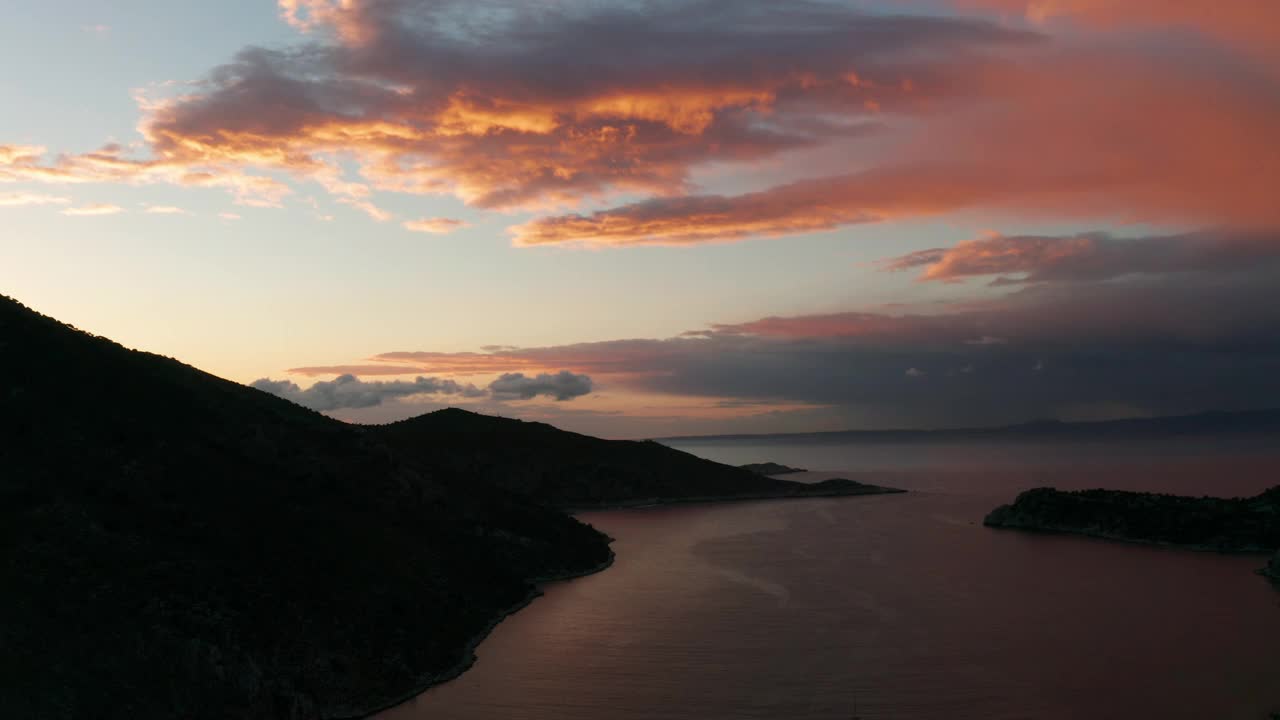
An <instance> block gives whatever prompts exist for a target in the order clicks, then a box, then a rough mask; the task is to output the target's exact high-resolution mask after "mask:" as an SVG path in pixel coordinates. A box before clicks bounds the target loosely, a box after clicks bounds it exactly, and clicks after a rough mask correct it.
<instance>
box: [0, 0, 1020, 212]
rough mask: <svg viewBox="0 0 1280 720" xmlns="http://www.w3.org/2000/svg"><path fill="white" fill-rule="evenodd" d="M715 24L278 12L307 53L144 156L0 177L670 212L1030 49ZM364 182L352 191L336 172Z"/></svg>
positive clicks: (788, 15)
mask: <svg viewBox="0 0 1280 720" xmlns="http://www.w3.org/2000/svg"><path fill="white" fill-rule="evenodd" d="M725 7H726V6H724V5H723V4H721V3H718V2H712V0H694V1H693V2H689V3H682V4H678V5H676V4H672V5H654V6H652V7H649V8H647V9H646V10H645V12H643V13H630V12H622V11H620V10H619V9H617V8H614V9H609V8H605V7H594V6H589V5H585V4H584V5H581V6H579V5H576V4H565V5H564V6H563V7H558V8H556V9H554V10H552V9H548V8H545V7H541V6H539V7H538V8H527V7H524V6H523V5H521V4H518V3H503V4H501V5H500V6H497V7H494V8H488V9H486V10H485V11H484V12H483V13H471V14H469V11H468V10H467V9H466V8H464V7H463V6H462V5H460V4H457V3H449V2H445V3H404V2H373V1H371V0H280V3H279V8H280V12H281V15H282V17H283V18H284V19H285V20H286V21H287V22H289V23H290V24H292V25H293V26H295V27H297V28H298V29H300V30H302V31H304V32H308V33H313V34H314V35H315V40H316V42H315V44H313V45H310V46H307V47H304V48H299V49H295V50H290V51H273V50H265V49H260V48H249V49H246V50H245V51H243V52H241V53H240V54H239V55H238V56H237V57H236V58H235V60H234V61H233V62H231V63H230V64H228V65H225V66H223V67H221V68H218V69H216V70H215V71H214V72H213V73H211V74H210V76H209V77H208V78H207V79H206V80H205V81H203V82H202V83H200V84H198V85H195V86H193V88H192V90H191V91H190V92H188V93H186V94H182V95H178V96H176V97H172V98H168V99H163V100H154V99H151V98H147V97H140V98H139V102H140V105H141V107H142V109H143V111H144V113H145V115H144V118H143V120H142V122H141V123H140V126H139V129H140V131H141V133H142V136H143V139H144V140H145V145H146V148H147V149H148V150H149V151H150V155H149V157H145V158H133V157H126V156H125V155H124V154H123V153H122V150H121V149H120V148H118V147H109V148H104V149H103V150H101V151H98V152H96V153H86V154H82V155H63V156H59V157H57V158H56V159H55V160H53V161H51V162H43V161H42V158H43V157H44V151H43V149H39V148H15V149H12V151H11V152H9V153H8V154H0V180H23V181H30V182H49V183H59V182H62V183H70V182H127V183H148V182H170V183H176V184H182V185H189V186H201V187H224V188H226V189H228V190H230V191H231V192H233V193H234V194H235V195H236V198H237V201H239V202H242V203H244V204H251V205H261V206H278V205H280V204H281V202H282V199H283V198H284V197H285V196H287V195H288V194H289V193H290V192H291V190H290V188H289V187H288V186H287V185H286V184H284V182H282V181H281V180H280V179H278V177H287V178H289V179H292V180H311V181H315V182H317V183H319V184H320V185H321V186H322V187H324V188H325V189H326V190H327V191H328V192H330V193H331V194H333V195H334V196H335V197H338V198H339V199H340V200H342V201H344V202H347V203H348V204H351V205H353V206H355V207H358V208H361V209H363V210H364V211H365V212H367V213H369V214H370V215H371V217H374V218H375V219H386V216H385V214H383V213H381V212H375V210H374V209H375V208H376V205H374V204H373V202H374V199H373V197H372V193H373V192H374V191H384V192H405V193H424V194H431V193H450V194H453V195H456V196H457V197H459V198H461V199H463V200H464V201H466V202H468V203H470V204H472V205H475V206H477V207H482V208H542V207H548V206H563V205H574V204H577V203H580V202H582V201H583V199H585V198H592V197H607V196H610V195H615V194H618V193H643V194H647V195H657V196H673V195H678V194H682V193H686V192H689V191H690V190H691V188H692V184H691V180H690V177H691V172H692V170H693V169H694V168H696V167H697V166H699V165H702V164H706V163H720V162H741V161H751V160H759V159H762V158H769V157H773V156H776V155H779V154H781V153H784V152H786V151H789V150H794V149H797V148H806V147H818V146H821V145H823V144H825V143H829V142H841V141H843V140H846V139H848V138H849V137H850V136H851V135H854V134H857V133H859V132H865V131H866V130H867V128H868V127H869V125H868V123H866V122H864V119H865V118H868V117H870V116H872V115H874V114H877V113H875V112H873V111H870V110H868V109H867V108H874V109H875V110H877V111H881V112H883V113H892V112H895V111H903V110H906V109H907V108H908V107H909V106H912V105H913V104H914V103H916V102H917V100H918V98H917V96H926V95H928V94H929V93H930V92H943V91H944V88H942V87H941V84H942V83H943V78H942V75H944V74H945V73H942V72H941V71H940V70H939V68H943V67H945V65H946V62H947V60H948V58H949V56H950V55H952V54H955V53H961V54H964V53H981V52H986V51H995V50H999V49H1003V48H1008V47H1017V46H1023V45H1026V44H1028V43H1029V42H1032V41H1033V38H1032V36H1030V35H1029V34H1027V33H1025V32H1020V31H1012V30H1008V29H1004V28H1000V27H998V26H996V25H991V24H977V23H972V22H965V21H950V20H945V19H938V18H915V17H907V16H902V17H887V16H876V15H869V14H862V13H858V12H854V11H852V10H849V9H847V8H841V7H838V6H835V5H830V6H828V5H823V4H818V3H813V4H805V5H803V6H794V5H785V6H784V5H782V4H778V3H773V2H765V1H764V0H742V2H741V3H738V4H735V5H734V7H733V8H732V10H731V11H728V12H729V17H724V13H725V12H726V10H725ZM464 16H465V17H466V20H467V22H464V23H461V24H459V23H456V22H454V21H455V20H457V19H458V18H460V17H464ZM620 58H626V60H625V61H622V60H621V59H620ZM762 58H785V61H781V62H775V61H772V60H771V61H768V62H764V61H762ZM851 78H852V79H853V80H851ZM0 153H3V151H0ZM353 166H354V167H355V168H357V170H358V172H359V174H360V175H361V179H360V180H359V181H356V180H352V179H348V178H346V177H345V176H344V169H345V168H349V167H353ZM262 171H265V172H268V173H272V174H271V175H264V174H255V173H260V172H262Z"/></svg>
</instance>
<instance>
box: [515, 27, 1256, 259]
mask: <svg viewBox="0 0 1280 720" xmlns="http://www.w3.org/2000/svg"><path fill="white" fill-rule="evenodd" d="M978 69H980V70H981V71H982V72H981V73H978V74H975V75H974V76H973V77H972V78H971V79H970V80H969V82H970V86H971V88H972V91H973V94H974V99H973V102H972V103H971V105H972V107H971V108H970V107H961V108H959V109H957V110H955V111H953V112H949V113H945V114H940V115H938V116H936V117H931V118H929V119H928V120H929V121H927V122H925V123H924V125H923V126H922V128H921V129H920V131H919V132H918V133H914V134H911V135H909V136H908V137H907V139H906V140H904V141H902V142H901V143H899V144H898V145H897V146H896V147H894V148H893V152H891V153H889V154H888V156H889V157H891V158H893V160H892V161H891V162H890V163H889V164H886V165H885V166H883V167H879V168H874V169H871V170H867V171H864V172H860V173H854V174H849V175H840V176H832V177H826V178H821V179H815V180H804V181H800V182H796V183H791V184H787V185H781V186H778V187H774V188H771V189H768V190H764V191H758V192H753V193H747V194H744V195H738V196H719V195H701V196H689V197H672V198H656V199H652V200H647V201H642V202H638V203H633V204H630V205H625V206H622V207H618V208H613V209H609V210H604V211H598V212H595V213H592V214H588V215H582V214H572V215H562V216H557V217H546V218H540V219H537V220H534V221H532V222H529V223H526V224H524V225H521V226H517V227H515V228H513V230H512V231H513V233H514V243H515V244H516V245H517V246H532V245H543V244H556V243H580V244H593V245H633V244H641V243H645V244H685V243H697V242H715V241H725V240H734V239H739V238H745V237H755V236H776V235H783V234H793V233H801V232H813V231H821V230H830V229H834V228H838V227H841V226H846V225H851V224H855V223H866V222H878V221H883V220H891V219H895V218H901V217H914V216H927V215H934V214H939V213H946V212H951V211H956V210H961V209H966V208H984V209H990V210H997V211H1004V212H1009V213H1014V214H1020V215H1025V216H1029V217H1043V218H1052V219H1061V218H1082V219H1092V220H1099V221H1119V222H1129V221H1133V220H1140V221H1146V222H1158V223H1170V224H1177V223H1192V224H1211V225H1219V226H1227V227H1238V228H1258V227H1276V226H1280V203H1276V202H1275V201H1274V190H1273V189H1274V188H1275V187H1280V145H1277V143H1275V142H1274V135H1275V128H1277V127H1280V100H1278V99H1277V98H1280V88H1277V87H1275V85H1274V83H1272V82H1271V81H1270V80H1269V79H1267V78H1264V77H1262V76H1259V75H1257V74H1256V73H1251V71H1250V70H1249V68H1248V67H1247V66H1240V65H1234V64H1232V63H1230V62H1227V61H1223V60H1221V59H1220V58H1219V59H1218V61H1217V62H1209V61H1207V60H1206V59H1205V58H1196V59H1194V60H1189V61H1187V62H1183V63H1179V62H1177V61H1171V60H1170V59H1169V58H1166V57H1152V56H1148V55H1145V54H1143V53H1142V52H1139V51H1127V50H1110V51H1107V52H1103V51H1101V50H1099V51H1098V52H1096V53H1095V54H1093V55H1091V56H1082V55H1081V54H1079V53H1076V52H1073V51H1056V52H1052V53H1049V52H1046V53H1041V54H1040V55H1039V56H1038V57H1036V58H1035V62H1031V61H1030V60H1028V61H1027V62H1025V63H1023V64H1021V65H1019V66H1016V67H1015V66H1012V65H1009V64H983V65H981V66H980V67H979V68H978ZM980 98H981V99H985V100H984V101H982V102H979V101H978V100H979V99H980Z"/></svg>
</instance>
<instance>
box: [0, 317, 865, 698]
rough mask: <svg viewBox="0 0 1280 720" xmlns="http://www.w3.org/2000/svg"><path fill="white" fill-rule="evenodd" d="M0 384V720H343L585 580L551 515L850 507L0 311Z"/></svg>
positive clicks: (584, 545)
mask: <svg viewBox="0 0 1280 720" xmlns="http://www.w3.org/2000/svg"><path fill="white" fill-rule="evenodd" d="M0 378H2V380H0V468H2V469H3V471H2V472H0V538H2V540H0V588H3V591H2V592H3V598H4V599H3V602H0V648H3V652H0V717H3V718H41V720H60V719H63V718H85V717H93V718H104V719H115V718H120V719H122V720H123V719H126V718H127V719H129V720H147V719H150V718H166V719H167V718H178V717H181V718H184V719H188V720H202V719H204V718H219V719H221V718H273V719H274V718H284V719H302V718H306V719H311V718H339V717H354V716H360V715H364V714H366V713H368V712H371V711H373V710H376V709H381V708H383V707H386V706H388V705H390V704H392V703H394V702H397V701H399V700H402V699H405V698H407V697H409V696H412V695H413V694H416V693H417V692H419V691H421V690H423V689H425V688H426V687H429V686H430V685H432V684H434V683H436V682H439V681H442V680H444V679H447V678H448V677H451V676H452V675H454V674H456V673H457V672H459V671H460V670H461V669H464V668H465V667H466V665H467V664H468V662H469V661H470V659H471V657H472V655H471V650H472V649H473V647H474V644H475V643H476V642H477V641H478V639H479V638H481V637H483V635H484V634H485V633H487V632H488V631H489V629H491V628H492V626H493V624H494V623H495V622H497V621H498V620H500V619H501V618H502V617H504V616H505V615H506V614H507V613H509V612H512V611H513V610H514V609H517V608H518V607H520V606H521V605H522V604H523V603H526V602H528V600H529V599H530V598H531V597H532V596H533V594H535V593H536V584H537V583H539V582H541V581H545V580H550V579H557V578H566V577H572V576H576V575H581V574H584V573H588V572H593V571H595V570H598V569H600V568H602V567H604V566H606V565H607V564H608V563H609V561H610V560H611V559H612V554H611V552H610V550H609V546H608V538H606V537H605V536H603V535H602V534H600V533H599V532H597V531H595V530H594V529H593V528H591V527H590V526H588V525H585V524H583V523H581V522H579V521H577V520H575V519H573V518H572V517H570V516H569V515H566V514H565V513H563V512H561V511H560V510H558V509H555V508H554V507H552V506H561V507H564V506H570V505H575V504H578V503H579V502H583V501H588V500H589V501H591V502H592V503H595V504H609V503H619V504H622V503H627V502H635V501H637V500H638V499H644V500H650V499H657V500H660V501H661V500H666V499H669V498H674V499H686V498H689V497H694V496H716V495H735V494H736V495H738V496H756V495H759V496H771V497H780V496H786V495H788V494H791V495H799V494H813V493H825V494H857V493H860V492H864V491H874V490H875V489H869V486H854V485H845V484H838V483H837V484H835V485H831V486H830V487H825V488H824V487H822V486H816V487H814V488H808V487H804V488H797V487H794V486H795V485H797V484H796V483H783V481H780V480H771V479H769V478H762V477H760V476H757V475H754V474H752V473H749V472H746V471H742V470H738V469H736V468H728V467H725V466H721V465H717V464H715V463H709V462H707V461H703V460H698V459H697V458H694V457H692V456H689V455H685V454H683V453H677V452H676V451H672V450H667V449H664V448H662V447H661V446H658V445H656V444H645V443H623V444H614V443H606V442H605V441H601V440H595V439H594V438H586V437H585V436H581V435H574V434H572V433H562V432H560V431H558V430H555V429H554V428H551V427H550V426H541V425H534V424H527V423H515V422H514V421H507V420H501V419H499V418H487V417H483V416H478V415H473V414H470V413H464V412H461V411H447V412H443V413H436V414H433V415H432V416H427V417H426V418H419V419H418V420H417V421H410V422H408V423H402V424H398V425H396V426H388V427H385V428H364V427H358V426H352V425H347V424H344V423H341V422H338V421H335V420H332V419H330V418H327V417H325V416H323V415H320V414H318V413H315V412H312V411H309V410H306V409H303V408H301V407H299V406H297V405H294V404H292V403H289V402H287V401H284V400H281V399H278V398H276V397H273V396H271V395H268V394H266V393H263V392H259V391H257V390H253V389H251V388H247V387H245V386H243V385H239V384H236V383H232V382H228V381H225V380H221V379H219V378H216V377H214V376H212V375H209V374H207V373H204V372H201V371H199V370H196V369H194V368H191V367H189V366H186V365H183V364H182V363H180V362H178V361H176V360H172V359H169V358H164V357H160V356H156V355H151V354H147V353H141V352H137V351H132V350H127V349H125V348H123V347H121V346H120V345H117V344H115V343H113V342H111V341H109V340H107V339H104V338H100V337H95V336H92V335H88V334H86V333H83V332H80V331H77V330H75V329H74V328H71V327H69V326H67V325H63V324H61V323H59V322H57V321H55V320H52V319H50V318H47V317H44V316H42V315H39V314H37V313H35V312H33V311H31V310H28V309H27V308H25V307H23V306H22V305H20V304H18V303H16V302H14V301H12V300H10V299H8V298H4V297H3V296H0ZM480 428H487V429H486V430H484V431H483V432H479V429H480ZM491 431H499V432H497V434H492V433H491ZM466 438H470V439H469V440H467V439H466ZM453 443H459V445H458V446H457V447H456V448H455V447H454V446H453ZM489 451H492V452H489ZM504 463H505V464H504ZM517 466H518V467H519V468H520V470H521V472H519V473H515V472H513V470H514V468H516V467H517ZM703 472H705V473H706V477H705V478H704V477H703V476H702V473H703ZM507 475H510V477H506V476H507ZM744 478H745V479H747V480H749V481H750V482H748V483H747V484H745V485H743V486H742V487H735V482H737V481H744V482H745V480H744ZM597 481H598V482H599V483H600V486H599V488H593V487H592V486H591V483H593V482H597ZM513 491H514V492H513ZM588 504H590V503H588Z"/></svg>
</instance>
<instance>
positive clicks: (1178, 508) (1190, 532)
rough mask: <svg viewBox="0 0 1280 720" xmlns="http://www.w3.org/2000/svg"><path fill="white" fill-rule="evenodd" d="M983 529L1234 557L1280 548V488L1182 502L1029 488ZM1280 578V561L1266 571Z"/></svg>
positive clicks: (1181, 498) (1137, 495) (1174, 498)
mask: <svg viewBox="0 0 1280 720" xmlns="http://www.w3.org/2000/svg"><path fill="white" fill-rule="evenodd" d="M983 524H984V525H986V526H988V527H994V528H1013V529H1018V530H1035V531H1043V532H1058V533H1072V534H1076V535H1088V536H1091V537H1098V538H1105V539H1108V540H1122V541H1126V542H1140V543H1152V544H1160V545H1174V546H1178V547H1183V548H1188V549H1192V550H1207V551H1213V552H1231V553H1261V552H1274V551H1275V550H1276V549H1277V548H1280V486H1277V487H1274V488H1271V489H1270V490H1267V491H1266V492H1264V493H1262V494H1260V495H1257V496H1255V497H1251V498H1216V497H1198V498H1196V497H1184V496H1179V495H1164V494H1157V493H1141V492H1125V491H1119V490H1082V491H1076V492H1065V491H1061V490H1056V489H1054V488H1037V489H1035V490H1028V491H1026V492H1024V493H1022V494H1021V495H1019V496H1018V498H1017V500H1015V501H1014V502H1013V504H1012V505H1001V506H1000V507H998V508H996V509H995V510H993V511H992V512H991V513H990V514H989V515H987V517H986V519H985V520H984V521H983ZM1267 573H1268V574H1270V575H1271V576H1272V577H1275V576H1276V575H1278V574H1280V558H1273V559H1272V561H1271V565H1270V566H1269V569H1268V571H1267Z"/></svg>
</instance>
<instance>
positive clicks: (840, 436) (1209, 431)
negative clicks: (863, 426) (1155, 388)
mask: <svg viewBox="0 0 1280 720" xmlns="http://www.w3.org/2000/svg"><path fill="white" fill-rule="evenodd" d="M1248 433H1267V434H1270V433H1280V409H1267V410H1242V411H1237V412H1225V411H1206V412H1201V413H1194V414H1190V415H1170V416H1164V417H1152V418H1125V419H1120V420H1100V421H1090V422H1064V421H1061V420H1033V421H1031V422H1026V423H1019V424H1015V425H1001V426H993V427H977V428H937V429H925V430H910V429H886V430H834V431H825V432H813V433H763V434H730V435H681V436H673V437H663V438H655V440H657V441H658V442H686V443H696V442H720V441H728V440H754V441H759V442H769V441H791V442H946V441H967V440H1050V441H1051V440H1075V439H1095V440H1108V439H1117V440H1123V439H1131V438H1137V439H1141V438H1158V437H1167V436H1177V435H1227V434H1248Z"/></svg>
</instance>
